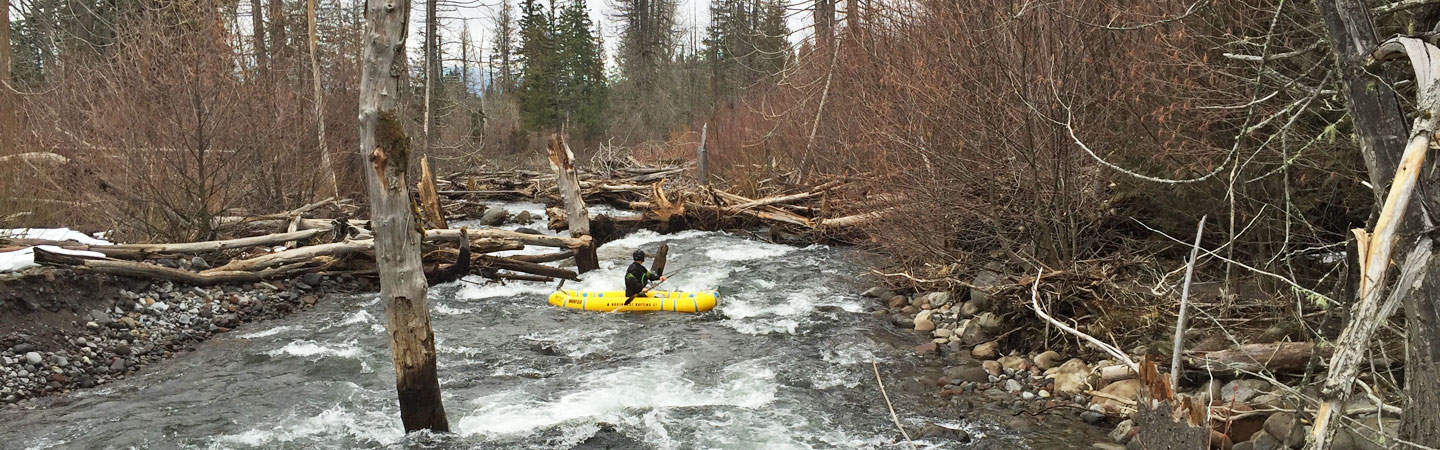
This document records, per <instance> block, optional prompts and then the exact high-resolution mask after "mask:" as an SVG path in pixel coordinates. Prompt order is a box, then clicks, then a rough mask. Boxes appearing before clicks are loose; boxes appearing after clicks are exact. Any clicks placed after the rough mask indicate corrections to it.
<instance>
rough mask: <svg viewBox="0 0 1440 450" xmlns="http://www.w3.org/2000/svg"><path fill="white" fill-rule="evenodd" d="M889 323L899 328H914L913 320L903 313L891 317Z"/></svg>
mask: <svg viewBox="0 0 1440 450" xmlns="http://www.w3.org/2000/svg"><path fill="white" fill-rule="evenodd" d="M890 323H891V324H894V325H895V326H897V327H900V328H912V329H913V328H915V318H914V317H912V316H910V315H908V314H905V313H900V314H893V315H891V316H890Z"/></svg>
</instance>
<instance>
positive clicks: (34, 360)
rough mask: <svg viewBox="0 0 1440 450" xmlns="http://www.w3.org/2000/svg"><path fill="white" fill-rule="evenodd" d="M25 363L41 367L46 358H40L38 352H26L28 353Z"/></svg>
mask: <svg viewBox="0 0 1440 450" xmlns="http://www.w3.org/2000/svg"><path fill="white" fill-rule="evenodd" d="M25 362H27V363H30V364H32V365H40V363H42V362H45V359H44V358H41V357H40V354H39V353H37V352H26V353H25Z"/></svg>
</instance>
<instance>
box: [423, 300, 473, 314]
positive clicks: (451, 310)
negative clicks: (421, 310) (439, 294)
mask: <svg viewBox="0 0 1440 450" xmlns="http://www.w3.org/2000/svg"><path fill="white" fill-rule="evenodd" d="M430 309H431V310H433V311H435V314H436V315H441V316H458V315H462V314H470V313H474V312H475V311H476V310H474V309H467V308H456V307H453V306H450V305H447V304H444V303H439V302H437V303H435V306H433V307H431V308H430Z"/></svg>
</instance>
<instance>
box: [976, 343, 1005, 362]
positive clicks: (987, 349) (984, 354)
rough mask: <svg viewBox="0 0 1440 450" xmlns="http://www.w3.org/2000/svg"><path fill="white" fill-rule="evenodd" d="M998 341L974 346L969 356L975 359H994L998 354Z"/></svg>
mask: <svg viewBox="0 0 1440 450" xmlns="http://www.w3.org/2000/svg"><path fill="white" fill-rule="evenodd" d="M999 350H1000V343H998V342H995V341H990V342H986V343H983V344H980V345H977V346H975V348H973V349H971V350H970V356H974V357H975V359H995V358H996V357H998V356H1000V351H999Z"/></svg>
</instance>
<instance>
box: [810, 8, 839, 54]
mask: <svg viewBox="0 0 1440 450" xmlns="http://www.w3.org/2000/svg"><path fill="white" fill-rule="evenodd" d="M814 13H815V45H816V47H815V48H817V49H820V48H829V47H830V41H831V38H833V37H834V36H835V32H834V27H835V0H815V11H814Z"/></svg>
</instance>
